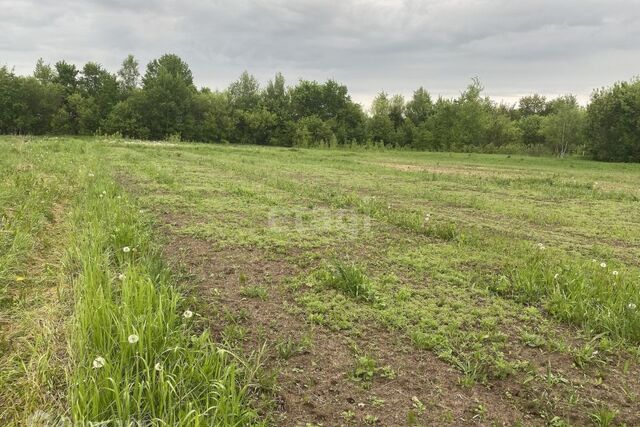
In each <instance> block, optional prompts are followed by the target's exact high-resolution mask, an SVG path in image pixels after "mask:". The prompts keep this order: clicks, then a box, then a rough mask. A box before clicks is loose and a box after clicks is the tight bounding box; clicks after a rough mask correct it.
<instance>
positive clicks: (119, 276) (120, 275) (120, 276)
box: [118, 273, 127, 280]
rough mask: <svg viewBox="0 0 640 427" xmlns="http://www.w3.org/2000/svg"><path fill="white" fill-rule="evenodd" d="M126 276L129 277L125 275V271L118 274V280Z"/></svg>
mask: <svg viewBox="0 0 640 427" xmlns="http://www.w3.org/2000/svg"><path fill="white" fill-rule="evenodd" d="M125 277H127V276H125V275H124V273H120V274H118V280H124V279H125Z"/></svg>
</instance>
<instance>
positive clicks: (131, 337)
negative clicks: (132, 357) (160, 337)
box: [127, 334, 140, 344]
mask: <svg viewBox="0 0 640 427" xmlns="http://www.w3.org/2000/svg"><path fill="white" fill-rule="evenodd" d="M127 339H128V340H129V344H135V343H137V342H138V341H139V340H140V338H139V337H138V336H137V335H136V334H131V335H129V338H127Z"/></svg>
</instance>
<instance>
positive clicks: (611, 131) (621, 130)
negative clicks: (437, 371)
mask: <svg viewBox="0 0 640 427" xmlns="http://www.w3.org/2000/svg"><path fill="white" fill-rule="evenodd" d="M587 117H588V119H587V120H588V125H587V135H588V137H589V152H590V154H591V155H592V156H593V157H594V158H595V159H597V160H605V161H616V162H640V79H638V78H636V79H634V80H631V81H629V82H618V83H615V84H614V85H613V86H611V87H609V88H603V89H600V90H597V91H595V92H594V93H593V95H592V96H591V103H590V104H589V106H588V108H587Z"/></svg>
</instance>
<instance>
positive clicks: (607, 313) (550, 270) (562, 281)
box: [495, 245, 640, 344]
mask: <svg viewBox="0 0 640 427" xmlns="http://www.w3.org/2000/svg"><path fill="white" fill-rule="evenodd" d="M495 289H496V290H497V291H499V292H500V293H502V294H506V295H508V296H510V297H512V298H514V299H516V300H519V301H521V302H525V303H537V302H540V301H541V302H542V303H543V304H544V305H545V307H546V309H547V310H548V311H549V312H550V314H552V315H553V316H555V317H557V318H559V319H561V320H564V321H569V322H572V323H575V324H578V325H580V326H582V327H583V328H585V329H587V330H591V331H593V332H595V333H606V334H608V335H609V336H611V337H613V338H621V339H625V340H628V341H629V342H631V343H634V344H638V343H640V284H639V283H638V282H637V279H636V278H634V277H630V275H629V274H628V273H627V272H626V271H624V270H620V271H618V270H616V269H615V268H612V267H611V266H609V265H608V264H607V263H606V262H604V261H601V260H595V259H594V260H591V261H584V260H581V259H569V258H568V257H567V256H566V255H563V254H559V253H548V252H547V251H546V250H545V249H544V246H542V245H541V246H540V247H539V248H536V249H534V250H533V251H531V253H530V255H529V256H528V257H525V258H523V259H521V260H519V261H518V262H517V263H516V266H515V267H514V268H512V270H511V271H510V272H509V273H508V274H507V275H505V276H502V278H501V279H500V280H499V281H498V282H497V283H496V285H495Z"/></svg>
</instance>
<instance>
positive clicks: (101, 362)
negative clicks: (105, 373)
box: [93, 356, 107, 369]
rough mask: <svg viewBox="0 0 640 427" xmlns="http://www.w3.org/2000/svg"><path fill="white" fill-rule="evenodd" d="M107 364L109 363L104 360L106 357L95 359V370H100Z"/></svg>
mask: <svg viewBox="0 0 640 427" xmlns="http://www.w3.org/2000/svg"><path fill="white" fill-rule="evenodd" d="M105 363H107V361H106V360H104V357H102V356H98V357H96V358H95V359H93V369H100V368H102V367H103V366H104V365H105Z"/></svg>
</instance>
